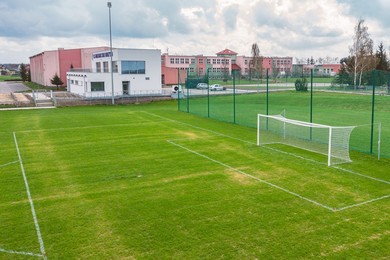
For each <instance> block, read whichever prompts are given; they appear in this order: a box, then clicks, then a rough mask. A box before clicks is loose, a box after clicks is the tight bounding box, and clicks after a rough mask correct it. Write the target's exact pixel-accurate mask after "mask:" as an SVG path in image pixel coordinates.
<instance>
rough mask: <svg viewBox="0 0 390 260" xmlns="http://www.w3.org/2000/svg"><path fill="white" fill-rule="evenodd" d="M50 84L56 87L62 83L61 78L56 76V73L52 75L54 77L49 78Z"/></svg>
mask: <svg viewBox="0 0 390 260" xmlns="http://www.w3.org/2000/svg"><path fill="white" fill-rule="evenodd" d="M50 82H51V84H53V85H56V86H57V89H58V86H60V85H63V84H64V82H63V81H62V80H61V78H60V77H58V75H57V73H56V74H55V75H54V77H53V78H52V79H51V80H50Z"/></svg>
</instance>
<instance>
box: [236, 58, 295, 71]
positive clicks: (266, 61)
mask: <svg viewBox="0 0 390 260" xmlns="http://www.w3.org/2000/svg"><path fill="white" fill-rule="evenodd" d="M251 62H252V57H248V56H237V60H236V64H237V65H238V66H239V67H240V68H241V75H243V76H248V75H249V73H250V69H251ZM292 62H293V58H292V57H263V63H262V70H263V71H262V73H263V76H265V74H266V71H267V69H268V74H269V75H270V76H271V75H276V76H280V75H286V74H287V75H290V74H291V72H292V67H293V64H292Z"/></svg>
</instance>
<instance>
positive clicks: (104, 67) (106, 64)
mask: <svg viewBox="0 0 390 260" xmlns="http://www.w3.org/2000/svg"><path fill="white" fill-rule="evenodd" d="M103 72H106V73H107V72H108V61H103Z"/></svg>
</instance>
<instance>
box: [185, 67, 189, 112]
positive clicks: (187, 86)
mask: <svg viewBox="0 0 390 260" xmlns="http://www.w3.org/2000/svg"><path fill="white" fill-rule="evenodd" d="M186 74H187V79H186V81H185V82H186V84H185V86H186V88H187V113H189V112H190V88H189V82H188V72H187V73H186ZM187 84H188V85H187Z"/></svg>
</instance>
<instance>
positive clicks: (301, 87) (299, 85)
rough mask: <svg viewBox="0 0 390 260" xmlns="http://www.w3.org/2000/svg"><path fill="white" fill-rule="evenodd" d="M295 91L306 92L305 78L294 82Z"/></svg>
mask: <svg viewBox="0 0 390 260" xmlns="http://www.w3.org/2000/svg"><path fill="white" fill-rule="evenodd" d="M295 89H296V90H297V91H307V80H306V78H302V79H297V80H296V81H295Z"/></svg>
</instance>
